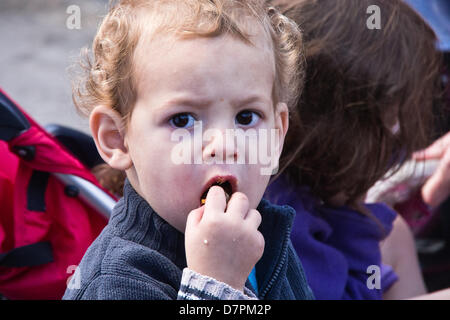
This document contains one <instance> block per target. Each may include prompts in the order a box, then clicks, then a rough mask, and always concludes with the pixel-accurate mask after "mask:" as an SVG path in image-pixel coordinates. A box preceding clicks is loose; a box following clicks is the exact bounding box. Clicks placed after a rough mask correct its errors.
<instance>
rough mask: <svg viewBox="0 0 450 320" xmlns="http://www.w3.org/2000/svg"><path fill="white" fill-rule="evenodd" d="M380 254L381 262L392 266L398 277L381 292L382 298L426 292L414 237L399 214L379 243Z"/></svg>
mask: <svg viewBox="0 0 450 320" xmlns="http://www.w3.org/2000/svg"><path fill="white" fill-rule="evenodd" d="M381 256H382V261H383V263H385V264H387V265H390V266H392V268H393V269H394V271H395V273H396V274H397V276H398V279H399V280H398V281H397V282H396V283H394V284H393V285H392V287H391V288H389V290H388V291H387V292H385V293H384V294H383V299H388V300H391V299H407V298H411V297H415V296H418V295H422V294H425V293H426V288H425V284H424V281H423V278H422V274H421V271H420V265H419V260H418V257H417V253H416V247H415V243H414V237H413V235H412V232H411V230H410V229H409V226H408V225H407V223H406V221H405V220H403V218H402V217H401V216H400V215H398V216H397V218H396V219H395V220H394V224H393V229H392V231H391V233H390V234H389V236H388V237H387V238H386V239H385V240H384V242H383V243H382V244H381Z"/></svg>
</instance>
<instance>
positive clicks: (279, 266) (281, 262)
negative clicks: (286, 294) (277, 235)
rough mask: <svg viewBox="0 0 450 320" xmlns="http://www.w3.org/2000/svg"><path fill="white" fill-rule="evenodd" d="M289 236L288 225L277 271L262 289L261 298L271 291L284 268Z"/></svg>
mask: <svg viewBox="0 0 450 320" xmlns="http://www.w3.org/2000/svg"><path fill="white" fill-rule="evenodd" d="M289 237H290V227H289V226H288V227H287V228H286V230H285V232H284V242H283V247H282V250H281V257H280V259H279V263H277V266H276V268H275V271H274V273H273V276H272V278H271V279H270V280H269V283H268V284H267V286H266V287H265V288H264V290H262V291H261V295H260V298H261V299H264V297H265V296H266V294H267V293H268V292H269V290H270V289H271V288H272V286H273V284H274V283H275V280H276V279H277V278H278V275H279V274H280V272H281V269H282V268H283V266H284V264H285V262H286V258H287V251H288V250H287V246H288V243H289Z"/></svg>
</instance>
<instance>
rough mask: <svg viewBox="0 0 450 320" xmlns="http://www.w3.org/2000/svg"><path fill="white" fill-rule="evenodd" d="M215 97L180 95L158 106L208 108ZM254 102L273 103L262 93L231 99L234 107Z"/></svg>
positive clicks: (162, 108) (164, 107) (163, 107)
mask: <svg viewBox="0 0 450 320" xmlns="http://www.w3.org/2000/svg"><path fill="white" fill-rule="evenodd" d="M214 100H215V99H205V98H190V97H180V98H174V99H170V100H168V101H166V102H165V103H163V104H162V105H161V106H160V107H158V110H161V111H162V110H164V109H167V108H169V107H176V106H185V107H192V108H198V109H202V108H206V107H208V106H209V105H211V104H213V103H214ZM252 103H264V104H271V103H272V101H271V99H268V98H265V97H263V96H261V95H258V94H255V95H250V96H248V97H245V98H243V99H235V100H232V101H231V105H232V107H233V108H236V109H237V108H239V107H241V106H245V105H248V104H252Z"/></svg>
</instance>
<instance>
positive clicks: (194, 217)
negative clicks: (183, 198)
mask: <svg viewBox="0 0 450 320" xmlns="http://www.w3.org/2000/svg"><path fill="white" fill-rule="evenodd" d="M204 212H205V206H201V207H200V208H197V209H194V210H192V211H191V212H189V214H188V217H187V220H186V228H188V226H190V225H193V226H195V225H197V224H198V223H199V222H200V220H202V217H203V213H204Z"/></svg>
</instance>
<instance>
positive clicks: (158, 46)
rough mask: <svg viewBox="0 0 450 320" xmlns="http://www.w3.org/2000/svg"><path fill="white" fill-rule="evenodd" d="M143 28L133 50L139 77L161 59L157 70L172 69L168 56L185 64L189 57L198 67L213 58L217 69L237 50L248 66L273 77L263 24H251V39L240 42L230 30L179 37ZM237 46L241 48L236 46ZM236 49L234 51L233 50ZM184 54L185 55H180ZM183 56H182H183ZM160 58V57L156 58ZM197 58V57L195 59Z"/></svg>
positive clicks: (272, 60)
mask: <svg viewBox="0 0 450 320" xmlns="http://www.w3.org/2000/svg"><path fill="white" fill-rule="evenodd" d="M150 32H151V30H150V31H149V32H146V33H145V34H143V36H142V37H141V38H140V41H139V43H138V45H137V47H136V50H135V52H134V58H133V60H134V63H133V65H134V74H135V75H136V76H137V77H138V78H139V76H142V73H143V72H144V70H148V69H154V68H153V64H155V63H156V62H158V63H159V64H160V63H161V62H162V63H163V64H162V66H161V68H163V69H165V70H161V69H159V71H160V72H171V71H172V72H174V73H176V71H177V70H174V66H173V65H171V63H172V61H171V59H174V57H175V58H178V59H181V60H184V62H185V64H189V62H190V61H193V63H195V65H194V66H193V69H194V71H195V69H201V68H202V67H203V66H204V65H208V61H210V60H211V59H214V60H216V61H217V64H216V68H214V69H215V70H219V69H220V67H221V63H222V62H223V61H224V60H227V59H229V58H230V57H231V58H233V57H235V56H236V55H237V54H239V55H241V56H242V55H246V56H247V61H248V64H247V66H248V67H249V68H261V69H267V70H269V71H270V72H271V74H272V75H273V77H275V72H276V68H275V56H274V50H273V44H272V39H271V38H270V36H269V35H267V34H266V33H265V32H264V30H263V28H262V27H260V28H253V30H252V34H251V36H250V37H249V40H250V41H251V42H244V41H243V40H242V39H240V38H238V37H236V36H234V35H232V34H227V33H225V34H222V35H218V36H214V37H201V36H189V37H183V36H180V35H179V34H174V33H169V32H165V33H158V34H155V33H153V34H152V33H150ZM239 48H240V49H241V50H239ZM233 50H236V51H233ZM182 54H185V56H182ZM184 57H185V59H184ZM160 58H164V59H160ZM195 58H197V59H195ZM211 71H213V70H211Z"/></svg>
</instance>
